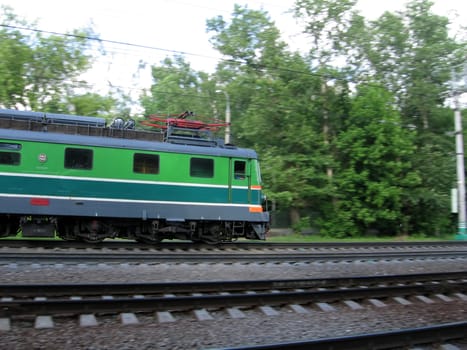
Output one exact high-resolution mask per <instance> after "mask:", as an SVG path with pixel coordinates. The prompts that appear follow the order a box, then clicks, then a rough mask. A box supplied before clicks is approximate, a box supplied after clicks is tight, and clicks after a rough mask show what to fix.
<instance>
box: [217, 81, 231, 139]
mask: <svg viewBox="0 0 467 350" xmlns="http://www.w3.org/2000/svg"><path fill="white" fill-rule="evenodd" d="M216 92H223V93H224V95H225V124H226V126H225V138H224V144H226V145H228V144H230V119H231V117H230V97H229V94H228V93H227V91H225V90H216Z"/></svg>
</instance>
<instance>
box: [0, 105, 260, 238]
mask: <svg viewBox="0 0 467 350" xmlns="http://www.w3.org/2000/svg"><path fill="white" fill-rule="evenodd" d="M208 132H209V125H208V124H204V123H201V122H195V121H189V120H184V119H178V118H174V119H167V124H166V126H164V127H163V130H161V131H158V132H154V131H144V130H135V129H134V128H133V124H132V123H126V124H125V123H123V122H122V121H120V122H119V123H113V124H112V125H111V126H110V127H107V126H106V123H105V120H104V119H102V118H94V117H81V116H71V115H61V114H44V113H39V112H23V111H16V110H7V109H0V236H3V237H6V236H16V235H17V234H18V235H19V234H20V235H22V237H56V236H58V237H60V238H62V239H65V240H83V241H86V242H99V241H102V240H103V239H107V238H126V239H134V240H137V241H141V242H148V243H155V242H159V241H161V240H162V239H174V238H176V239H188V240H192V241H204V242H209V243H218V242H228V241H231V240H234V239H236V238H240V237H244V238H247V239H265V235H266V232H267V230H268V222H269V214H268V213H267V212H266V211H264V210H263V207H262V202H263V195H262V191H261V177H260V169H259V163H258V159H257V154H256V153H255V152H254V151H253V150H250V149H241V148H236V147H234V146H231V145H224V144H223V143H222V142H220V141H216V140H215V139H213V138H211V137H209V135H208ZM18 232H19V233H18Z"/></svg>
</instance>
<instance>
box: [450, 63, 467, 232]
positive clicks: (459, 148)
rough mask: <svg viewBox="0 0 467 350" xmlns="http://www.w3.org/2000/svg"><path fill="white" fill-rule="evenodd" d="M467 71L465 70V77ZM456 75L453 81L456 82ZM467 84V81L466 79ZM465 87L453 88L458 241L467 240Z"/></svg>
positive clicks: (466, 84)
mask: <svg viewBox="0 0 467 350" xmlns="http://www.w3.org/2000/svg"><path fill="white" fill-rule="evenodd" d="M465 73H466V69H465V68H464V77H465ZM456 78H457V77H456V75H453V80H454V81H456V80H457V79H456ZM466 82H467V79H466ZM453 85H454V84H453ZM463 85H464V86H462V87H459V88H455V87H454V86H453V97H454V127H455V130H454V131H455V135H456V169H457V199H458V214H457V215H458V226H457V235H456V239H458V240H467V228H466V225H467V219H466V209H465V166H464V137H463V134H462V114H461V104H460V101H459V96H460V95H461V94H462V93H464V92H466V88H467V83H464V84H463Z"/></svg>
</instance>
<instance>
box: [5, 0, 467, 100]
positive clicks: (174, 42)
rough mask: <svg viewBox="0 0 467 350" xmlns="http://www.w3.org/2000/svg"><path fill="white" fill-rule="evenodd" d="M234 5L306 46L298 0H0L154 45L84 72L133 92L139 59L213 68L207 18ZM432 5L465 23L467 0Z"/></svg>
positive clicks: (370, 14)
mask: <svg viewBox="0 0 467 350" xmlns="http://www.w3.org/2000/svg"><path fill="white" fill-rule="evenodd" d="M235 3H238V4H239V5H242V6H243V5H247V6H248V8H249V9H262V10H265V11H267V12H268V13H269V15H270V17H271V19H272V20H273V21H275V23H276V25H277V26H278V28H279V29H280V30H281V32H282V35H283V40H284V41H286V42H287V43H288V44H289V46H290V47H291V48H292V49H294V50H295V49H298V48H300V47H301V46H303V43H304V41H303V40H304V39H303V37H301V36H300V32H301V28H300V27H299V26H298V25H297V23H296V22H295V20H294V19H293V17H292V15H291V14H289V13H287V11H288V10H289V9H290V8H291V7H292V5H293V3H294V0H263V1H261V0H248V1H245V0H237V1H235V0H132V1H123V0H80V1H70V0H68V1H65V0H40V1H38V0H0V5H7V6H10V7H11V8H13V11H14V13H15V14H17V15H18V16H20V17H22V18H25V19H26V20H28V22H32V21H37V28H38V29H41V30H45V31H53V32H59V33H65V32H67V31H71V30H73V29H76V28H82V27H89V26H91V27H92V28H93V29H94V31H95V32H96V33H97V34H99V36H100V38H101V39H105V40H112V41H118V42H124V43H130V44H134V45H143V46H149V47H151V48H153V49H142V48H137V47H134V46H131V47H130V46H126V45H116V44H105V45H106V49H107V52H108V54H107V55H106V56H105V57H102V58H100V59H99V61H97V62H96V63H95V65H94V68H93V69H92V70H91V71H90V72H88V73H87V74H85V76H84V78H85V79H86V80H87V81H89V82H90V83H91V84H92V87H93V89H94V91H96V92H102V90H103V89H105V88H106V87H107V86H109V84H111V85H112V86H119V87H122V88H124V89H125V90H127V92H130V93H131V94H132V95H135V94H139V93H140V92H141V90H142V89H143V88H147V87H149V86H150V84H151V76H150V71H149V69H147V70H145V71H140V72H139V74H137V66H138V61H139V60H140V59H143V60H144V61H145V62H147V63H148V64H149V65H150V64H159V63H160V62H161V61H162V60H163V59H164V58H165V57H167V56H172V55H173V54H174V53H185V58H186V59H187V60H188V61H189V62H190V63H191V66H192V67H193V68H194V69H196V70H203V71H206V72H210V71H214V68H215V66H216V63H217V60H218V59H219V58H220V55H219V54H218V53H217V52H216V51H214V50H213V49H212V47H211V44H210V43H209V34H208V33H207V32H206V19H209V18H213V17H217V16H223V17H224V18H225V19H227V20H228V19H229V18H230V15H231V13H232V11H233V8H234V4H235ZM405 3H406V0H391V1H387V0H359V3H358V8H359V9H360V11H361V12H362V13H363V14H364V15H365V16H366V17H367V18H370V19H375V18H377V17H378V16H379V15H381V14H382V13H383V11H385V10H389V11H397V10H402V9H403V8H404V5H405ZM434 3H435V5H434V7H433V10H434V12H436V13H438V14H440V15H444V16H448V17H449V18H455V16H454V12H457V13H458V14H460V18H459V19H458V20H459V21H461V22H460V23H467V1H465V0H434ZM462 21H463V22H462Z"/></svg>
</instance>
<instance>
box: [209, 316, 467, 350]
mask: <svg viewBox="0 0 467 350" xmlns="http://www.w3.org/2000/svg"><path fill="white" fill-rule="evenodd" d="M466 329H467V322H454V323H447V324H441V325H435V326H428V327H417V328H409V329H404V330H398V331H389V332H379V333H368V334H359V335H354V336H347V337H337V338H326V339H317V340H309V341H300V342H289V343H276V344H265V345H252V346H241V347H228V348H222V349H221V348H217V350H275V349H285V350H292V349H293V350H308V349H313V350H383V349H392V350H395V349H401V350H402V349H408V348H413V349H426V348H425V347H423V348H422V347H417V348H415V347H414V346H417V345H419V346H430V348H431V349H452V350H455V349H458V350H462V349H465V347H464V346H465V345H467V344H466V342H464V341H463V340H465V339H466ZM449 341H451V342H462V343H463V344H458V345H459V346H462V347H458V346H456V345H454V344H449V343H447V342H449ZM439 344H443V347H438V346H437V345H439ZM431 346H436V347H431Z"/></svg>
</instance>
